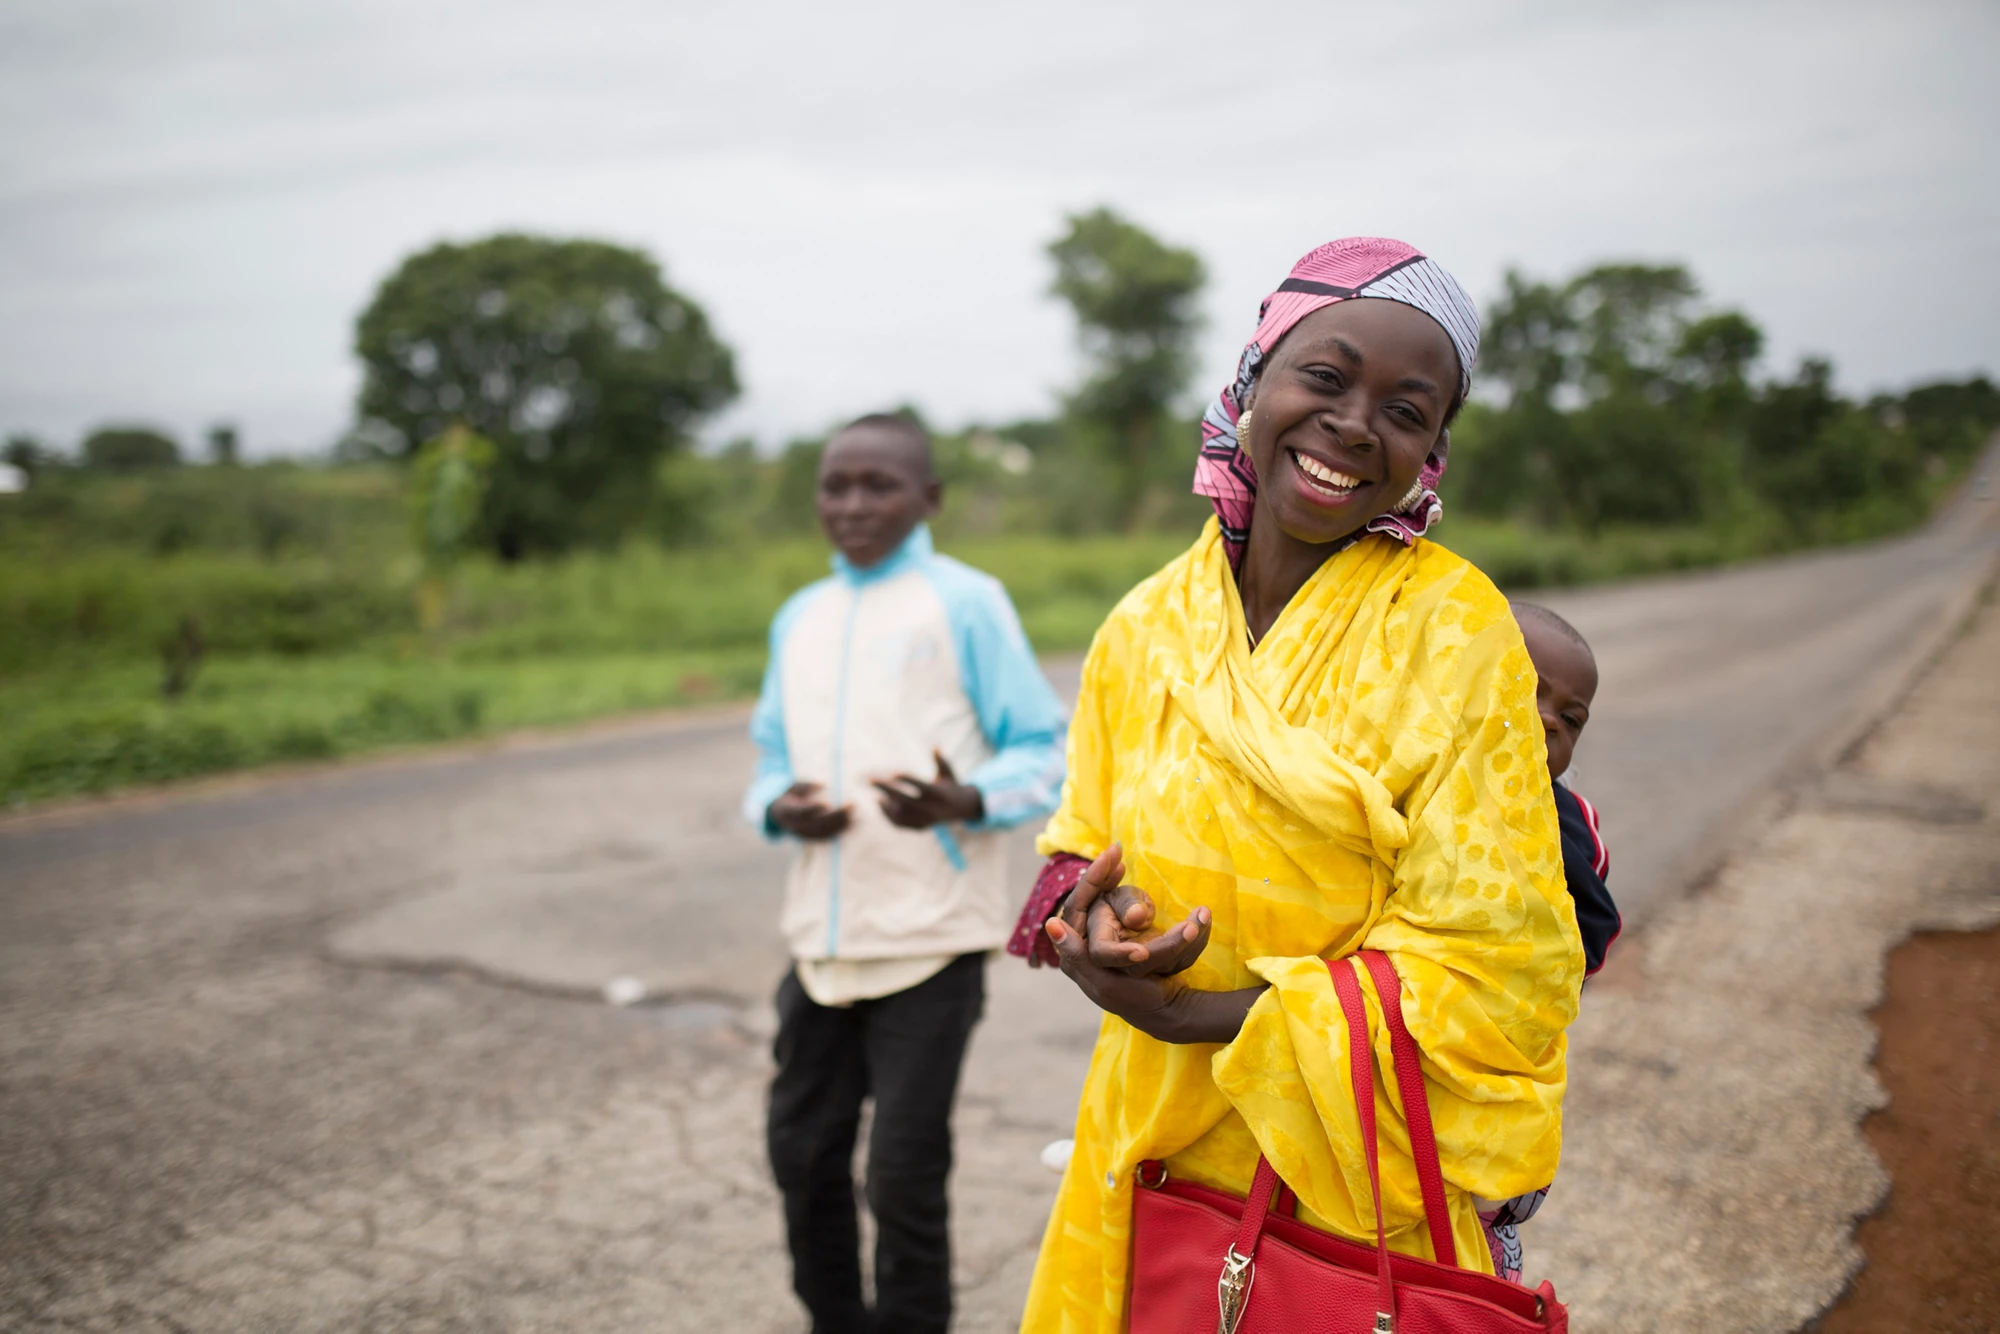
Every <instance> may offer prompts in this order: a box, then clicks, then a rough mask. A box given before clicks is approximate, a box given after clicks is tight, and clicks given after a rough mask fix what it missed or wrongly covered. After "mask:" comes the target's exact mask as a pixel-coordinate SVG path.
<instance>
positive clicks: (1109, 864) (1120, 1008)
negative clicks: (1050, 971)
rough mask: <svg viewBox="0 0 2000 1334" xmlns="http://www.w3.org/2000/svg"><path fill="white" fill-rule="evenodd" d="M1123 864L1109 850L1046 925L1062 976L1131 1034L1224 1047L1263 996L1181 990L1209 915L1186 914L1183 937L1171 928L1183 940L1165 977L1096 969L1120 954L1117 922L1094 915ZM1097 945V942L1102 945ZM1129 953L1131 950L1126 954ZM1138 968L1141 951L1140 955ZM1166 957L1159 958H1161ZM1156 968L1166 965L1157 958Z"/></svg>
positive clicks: (1109, 915)
mask: <svg viewBox="0 0 2000 1334" xmlns="http://www.w3.org/2000/svg"><path fill="white" fill-rule="evenodd" d="M1123 869H1124V858H1123V856H1122V854H1121V852H1120V849H1119V848H1118V846H1117V845H1116V844H1113V845H1112V846H1111V847H1110V848H1109V849H1107V850H1106V851H1105V853H1104V855H1103V856H1101V857H1099V858H1098V859H1097V860H1096V861H1094V862H1092V863H1091V864H1090V869H1089V870H1087V871H1085V872H1084V873H1083V876H1082V877H1081V878H1080V879H1079V880H1078V881H1077V883H1076V888H1075V889H1074V890H1072V891H1071V892H1070V896H1069V901H1068V902H1067V903H1065V904H1064V905H1063V913H1062V916H1061V917H1052V918H1050V919H1049V921H1048V924H1047V927H1046V930H1047V931H1048V935H1049V940H1050V941H1051V942H1052V943H1053V944H1054V945H1055V947H1056V957H1057V960H1058V962H1059V963H1060V964H1061V966H1062V970H1063V975H1064V976H1065V977H1067V978H1069V980H1070V981H1072V982H1074V983H1076V985H1077V989H1078V990H1080V991H1082V992H1083V994H1084V995H1086V996H1088V997H1090V1000H1091V1003H1092V1004H1093V1005H1095V1006H1097V1008H1098V1009H1100V1010H1103V1011H1105V1012H1106V1013H1107V1014H1115V1015H1117V1016H1118V1017H1119V1018H1120V1019H1123V1020H1124V1021H1125V1022H1126V1023H1128V1024H1130V1025H1132V1027H1134V1028H1136V1029H1138V1030H1139V1031H1140V1032H1141V1033H1144V1034H1146V1035H1147V1036H1149V1037H1154V1038H1158V1039H1159V1040H1160V1041H1162V1042H1182V1043H1185V1042H1229V1041H1232V1040H1233V1039H1234V1038H1235V1037H1236V1034H1237V1032H1238V1030H1240V1029H1241V1028H1242V1026H1243V1016H1244V1015H1245V1014H1247V1013H1249V1010H1250V1006H1251V1004H1252V1003H1254V1002H1255V1001H1256V999H1257V997H1258V996H1259V995H1260V994H1262V992H1263V990H1264V988H1262V987H1250V988H1246V989H1244V990H1242V991H1197V990H1196V989H1195V988H1193V987H1191V986H1189V985H1187V984H1186V983H1185V982H1182V981H1181V980H1180V979H1179V977H1178V976H1176V975H1174V974H1177V973H1178V972H1179V971H1180V969H1183V968H1185V967H1186V966H1187V965H1188V964H1190V963H1192V962H1194V957H1195V956H1196V955H1198V954H1200V952H1201V949H1202V947H1203V946H1205V945H1207V943H1208V929H1209V926H1210V924H1211V921H1212V915H1211V914H1210V913H1209V911H1208V909H1206V908H1197V909H1195V910H1194V912H1193V913H1191V914H1189V916H1188V920H1187V922H1186V923H1185V924H1184V926H1185V927H1186V928H1187V929H1186V930H1185V931H1183V930H1182V929H1181V928H1176V929H1175V930H1174V931H1171V932H1167V933H1164V934H1166V935H1180V936H1181V940H1182V943H1183V945H1184V946H1185V947H1186V948H1185V949H1182V950H1175V951H1173V953H1174V954H1175V955H1177V956H1179V957H1175V958H1174V959H1173V963H1174V964H1175V965H1178V966H1177V967H1175V968H1174V972H1173V973H1171V974H1166V975H1158V976H1148V975H1146V974H1145V973H1144V972H1141V971H1136V970H1133V969H1131V968H1130V967H1129V966H1128V967H1119V966H1115V965H1108V964H1107V963H1100V962H1098V960H1099V959H1105V960H1109V959H1114V958H1119V957H1121V956H1122V954H1123V951H1121V950H1120V949H1119V948H1118V945H1119V943H1120V942H1119V935H1120V933H1121V925H1120V923H1119V921H1118V919H1117V915H1116V914H1115V913H1113V912H1111V911H1110V910H1109V909H1108V908H1104V907H1103V906H1102V905H1099V911H1097V912H1095V913H1093V912H1092V911H1091V907H1092V905H1093V904H1094V903H1096V902H1097V900H1098V897H1099V896H1100V895H1101V894H1103V893H1104V892H1105V891H1106V889H1107V888H1108V887H1111V886H1115V885H1117V883H1118V880H1119V876H1120V873H1121V872H1122V870H1123ZM1100 937H1101V938H1100ZM1128 948H1129V946H1128ZM1140 953H1141V959H1140V960H1134V961H1133V962H1142V961H1143V960H1144V955H1145V951H1143V950H1142V951H1140ZM1164 953H1165V952H1162V954H1163V955H1164ZM1160 962H1165V958H1164V957H1162V958H1161V959H1160Z"/></svg>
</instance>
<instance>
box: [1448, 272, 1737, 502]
mask: <svg viewBox="0 0 2000 1334" xmlns="http://www.w3.org/2000/svg"><path fill="white" fill-rule="evenodd" d="M1699 297H1700V288H1699V286H1698V285H1697V284H1696V283H1695V281H1694V278H1693V276H1692V275H1691V274H1689V273H1688V271H1687V270H1686V269H1685V268H1684V267H1682V266H1680V265H1678V264H1638V263H1619V264H1600V265H1596V266H1594V267H1592V268H1589V269H1586V270H1584V271H1583V272H1582V273H1579V274H1577V275H1576V276H1575V277H1573V278H1571V279H1570V280H1568V281H1567V282H1564V283H1560V284H1556V283H1547V282H1540V281H1532V280H1530V279H1528V278H1526V277H1524V276H1523V275H1522V274H1520V273H1519V272H1509V273H1508V274H1507V276H1506V279H1505V287H1504V289H1503V291H1502V293H1501V296H1500V299H1499V300H1498V301H1496V302H1494V303H1493V304H1492V305H1491V306H1490V307H1489V308H1488V312H1487V323H1486V329H1485V332H1484V338H1483V341H1482V344H1481V372H1482V375H1484V376H1488V377H1491V378H1492V379H1497V380H1498V381H1499V382H1500V383H1501V385H1503V386H1504V388H1505V391H1506V394H1505V396H1506V402H1505V404H1504V406H1500V407H1496V408H1489V409H1486V410H1484V411H1481V412H1476V413H1471V414H1469V415H1468V416H1467V417H1466V418H1464V419H1463V420H1462V421H1461V422H1460V424H1459V427H1458V430H1457V431H1456V432H1455V433H1454V442H1453V443H1454V450H1455V451H1456V452H1457V455H1458V456H1459V457H1458V458H1457V459H1456V460H1455V466H1457V467H1458V468H1459V471H1458V477H1457V481H1456V486H1457V488H1458V494H1459V495H1461V496H1462V497H1464V499H1465V500H1466V501H1467V502H1468V503H1469V506H1470V507H1471V508H1473V509H1475V510H1483V511H1486V512H1489V513H1504V512H1510V511H1513V512H1521V513H1526V514H1532V515H1535V516H1537V517H1539V518H1542V519H1543V520H1545V521H1554V522H1562V523H1570V524H1575V525H1579V526H1582V527H1584V528H1587V529H1595V528H1597V527H1599V526H1600V525H1602V524H1605V523H1612V522H1639V523H1673V522H1688V521H1693V520H1698V519H1700V518H1703V517H1704V516H1706V515H1709V514H1712V513H1715V512H1718V511H1726V510H1730V509H1733V508H1736V507H1737V506H1738V504H1739V502H1740V496H1741V494H1742V490H1743V483H1742V480H1741V477H1740V471H1741V469H1740V465H1739V459H1740V456H1741V453H1742V443H1741V437H1742V432H1743V427H1744V420H1745V414H1746V411H1747V408H1748V405H1749V401H1750V396H1751V390H1750V388H1749V384H1748V379H1747V375H1748V369H1749V367H1750V365H1751V363H1753V362H1754V361H1755V360H1756V357H1757V355H1758V353H1759V352H1760V351H1761V349H1762V346H1763V334H1762V332H1761V331H1759V330H1758V328H1757V326H1756V325H1755V324H1753V323H1751V321H1750V320H1749V319H1748V318H1747V317H1746V316H1744V315H1742V314H1740V313H1738V312H1735V311H1718V312H1713V313H1709V314H1705V315H1704V314H1700V313H1699V312H1698V311H1697V308H1696V303H1697V302H1698V300H1699ZM1461 446H1462V447H1463V448H1461ZM1460 465H1462V466H1460Z"/></svg>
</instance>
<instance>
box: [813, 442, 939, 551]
mask: <svg viewBox="0 0 2000 1334" xmlns="http://www.w3.org/2000/svg"><path fill="white" fill-rule="evenodd" d="M941 494H942V488H941V487H940V486H939V485H938V482H937V480H936V479H935V478H933V477H931V476H929V473H928V469H927V468H926V467H925V466H924V464H923V460H922V455H921V453H920V452H919V450H918V449H917V447H916V445H915V444H914V443H913V442H912V441H911V440H910V439H909V438H908V437H907V436H904V435H901V434H899V433H897V432H895V431H888V430H883V429H880V428H877V427H868V426H861V427H855V428H852V429H850V430H846V431H842V432H841V433H840V434H839V435H837V436H835V437H834V438H833V439H832V440H830V441H828V442H827V446H826V450H825V452H824V453H822V454H821V455H820V460H819V491H818V495H817V503H818V506H819V522H820V527H821V528H823V529H825V530H826V536H827V540H829V541H831V542H832V543H833V545H834V546H835V547H837V548H838V549H839V550H840V554H841V555H843V556H845V557H847V559H848V561H849V562H850V563H852V564H854V565H856V566H860V567H862V568H864V569H865V568H867V567H868V566H871V565H878V564H880V563H881V562H882V561H884V560H886V559H887V558H888V557H889V555H890V553H892V552H894V551H895V549H896V548H897V547H899V546H901V545H902V544H903V539H904V538H906V537H908V536H909V535H910V530H911V529H913V528H915V527H916V526H917V525H918V524H919V523H921V522H923V520H924V519H925V518H926V517H927V516H929V515H931V514H933V513H935V512H936V511H937V506H938V499H939V497H940V495H941Z"/></svg>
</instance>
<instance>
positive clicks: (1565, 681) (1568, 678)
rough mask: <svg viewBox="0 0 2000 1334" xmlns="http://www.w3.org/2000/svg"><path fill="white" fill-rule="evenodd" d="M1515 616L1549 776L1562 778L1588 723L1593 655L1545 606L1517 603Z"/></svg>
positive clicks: (1594, 693) (1593, 679) (1593, 695)
mask: <svg viewBox="0 0 2000 1334" xmlns="http://www.w3.org/2000/svg"><path fill="white" fill-rule="evenodd" d="M1513 605H1514V619H1515V620H1516V621H1518V622H1519V623H1520V626H1521V638H1522V639H1524V640H1526V641H1527V644H1528V657H1529V659H1530V660H1531V661H1532V662H1533V663H1534V664H1535V678H1536V682H1537V683H1536V686H1535V707H1536V708H1537V709H1539V710H1540V712H1541V715H1542V731H1543V732H1545V733H1546V734H1547V735H1548V746H1549V776H1550V777H1552V778H1560V777H1562V776H1563V773H1564V772H1565V771H1566V770H1568V768H1569V762H1570V757H1571V756H1572V755H1574V754H1575V753H1576V739H1577V738H1578V737H1579V736H1582V735H1583V727H1584V724H1585V723H1587V722H1589V721H1590V702H1591V700H1593V699H1595V698H1596V697H1597V658H1596V657H1595V656H1594V655H1593V654H1592V653H1591V651H1590V645H1589V644H1588V643H1586V642H1585V641H1584V638H1583V636H1582V635H1580V634H1578V633H1577V632H1576V627H1575V626H1573V625H1571V624H1570V623H1569V622H1568V621H1565V620H1564V619H1563V618H1562V617H1560V616H1558V615H1556V614H1555V613H1554V612H1552V611H1550V610H1549V609H1548V608H1547V607H1542V606H1537V605H1536V604H1535V603H1532V602H1516V603H1514V604H1513Z"/></svg>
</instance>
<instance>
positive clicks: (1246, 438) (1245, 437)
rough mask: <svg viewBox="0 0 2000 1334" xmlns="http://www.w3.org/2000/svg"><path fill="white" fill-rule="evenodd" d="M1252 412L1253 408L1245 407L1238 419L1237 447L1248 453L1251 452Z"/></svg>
mask: <svg viewBox="0 0 2000 1334" xmlns="http://www.w3.org/2000/svg"><path fill="white" fill-rule="evenodd" d="M1250 413H1251V409H1248V408H1245V409H1244V411H1243V415H1242V416H1240V417H1238V418H1237V419H1236V447H1237V448H1238V449H1240V450H1242V451H1243V452H1244V453H1246V454H1247V453H1249V452H1250Z"/></svg>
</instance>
